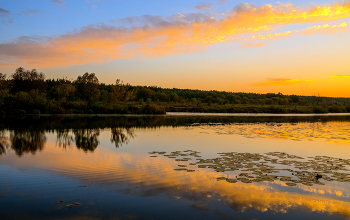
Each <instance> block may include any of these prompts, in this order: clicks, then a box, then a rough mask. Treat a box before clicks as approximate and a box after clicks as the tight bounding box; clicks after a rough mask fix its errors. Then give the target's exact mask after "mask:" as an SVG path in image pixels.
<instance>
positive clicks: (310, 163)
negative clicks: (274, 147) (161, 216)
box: [149, 150, 350, 186]
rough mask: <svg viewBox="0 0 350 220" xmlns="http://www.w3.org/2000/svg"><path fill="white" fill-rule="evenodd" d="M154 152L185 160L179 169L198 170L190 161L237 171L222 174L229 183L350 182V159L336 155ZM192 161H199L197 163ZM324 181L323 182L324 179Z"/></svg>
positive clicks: (185, 170) (221, 171)
mask: <svg viewBox="0 0 350 220" xmlns="http://www.w3.org/2000/svg"><path fill="white" fill-rule="evenodd" d="M149 153H150V154H152V155H154V156H156V154H158V155H164V156H165V157H168V158H173V159H175V161H178V162H181V163H182V164H179V165H178V168H175V169H174V170H175V171H184V172H194V171H195V170H194V169H188V168H187V166H188V165H187V164H183V163H184V162H187V161H190V163H189V166H195V165H197V167H198V168H199V169H204V168H205V169H212V170H214V171H216V172H218V173H224V172H230V171H235V172H238V176H236V177H235V178H226V177H222V176H219V177H218V178H217V180H218V181H226V182H229V183H236V182H238V181H240V182H242V183H253V182H274V181H282V182H284V183H285V185H287V186H296V185H297V184H303V185H306V186H312V185H314V184H317V185H325V183H327V181H337V182H350V173H349V172H347V171H349V169H347V167H348V166H350V159H341V158H333V157H328V156H315V157H309V158H307V159H305V158H302V157H299V156H296V155H290V154H287V153H284V152H268V153H265V154H258V153H237V152H223V153H218V154H219V155H220V156H219V157H217V158H212V159H203V158H200V157H201V156H200V155H199V153H200V152H198V151H193V150H185V151H174V152H170V153H169V154H166V152H164V151H161V152H158V151H152V152H149ZM192 160H196V162H193V161H192ZM281 166H289V167H290V168H288V169H285V168H284V169H281V168H279V167H281ZM282 171H283V172H289V173H290V176H279V175H278V174H279V173H280V172H282ZM320 180H323V181H320Z"/></svg>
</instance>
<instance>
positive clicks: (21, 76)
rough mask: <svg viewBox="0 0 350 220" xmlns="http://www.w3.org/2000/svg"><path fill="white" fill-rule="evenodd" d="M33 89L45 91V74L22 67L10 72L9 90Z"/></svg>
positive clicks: (26, 90) (25, 90)
mask: <svg viewBox="0 0 350 220" xmlns="http://www.w3.org/2000/svg"><path fill="white" fill-rule="evenodd" d="M33 89H37V90H39V92H40V93H44V92H46V82H45V74H44V73H42V72H40V73H39V72H38V71H37V70H36V69H32V70H31V71H30V70H25V69H24V68H23V67H19V68H17V69H16V71H15V73H14V74H12V88H11V92H12V93H16V92H19V91H24V92H29V91H31V90H33Z"/></svg>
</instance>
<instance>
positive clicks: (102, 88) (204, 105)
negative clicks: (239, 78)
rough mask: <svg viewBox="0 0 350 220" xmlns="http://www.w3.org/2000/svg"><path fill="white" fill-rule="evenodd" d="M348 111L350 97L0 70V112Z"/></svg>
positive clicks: (20, 70)
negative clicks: (133, 82) (209, 88)
mask: <svg viewBox="0 0 350 220" xmlns="http://www.w3.org/2000/svg"><path fill="white" fill-rule="evenodd" d="M166 112H210V113H348V112H350V98H337V97H321V96H300V95H283V94H282V93H267V94H258V93H237V92H225V91H215V90H212V91H203V90H193V89H177V88H172V89H171V88H160V87H157V86H132V85H130V84H124V83H123V82H122V81H121V80H119V79H117V80H116V81H115V82H114V83H112V84H105V83H101V82H99V80H98V78H97V76H96V75H95V73H88V72H87V73H85V74H83V75H81V76H78V77H77V79H75V80H69V79H67V78H62V79H46V78H45V74H44V73H42V72H38V71H37V70H36V69H32V70H25V69H24V68H23V67H19V68H17V69H16V70H15V73H13V74H12V75H11V76H9V77H7V76H6V75H5V74H2V73H0V114H1V115H26V114H165V113H166Z"/></svg>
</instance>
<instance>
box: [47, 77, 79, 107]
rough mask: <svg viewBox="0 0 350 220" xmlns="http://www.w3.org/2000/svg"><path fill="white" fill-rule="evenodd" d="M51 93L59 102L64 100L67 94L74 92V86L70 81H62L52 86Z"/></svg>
mask: <svg viewBox="0 0 350 220" xmlns="http://www.w3.org/2000/svg"><path fill="white" fill-rule="evenodd" d="M51 90H52V93H53V95H54V97H55V98H56V99H57V101H59V102H66V98H67V96H69V95H70V94H72V93H73V92H75V87H74V86H73V85H72V84H71V83H70V82H66V81H65V82H62V83H60V84H59V85H56V86H53V87H52V89H51Z"/></svg>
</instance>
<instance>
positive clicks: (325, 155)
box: [0, 115, 350, 220]
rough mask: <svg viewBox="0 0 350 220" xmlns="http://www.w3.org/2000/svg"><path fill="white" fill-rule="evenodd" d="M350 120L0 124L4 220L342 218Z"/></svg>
mask: <svg viewBox="0 0 350 220" xmlns="http://www.w3.org/2000/svg"><path fill="white" fill-rule="evenodd" d="M349 131H350V116H336V115H333V116H313V117H305V116H300V117H296V116H290V117H277V116H275V117H273V116H259V117H253V116H244V115H243V116H221V117H220V116H211V115H205V116H196V115H190V116H179V115H168V116H110V117H103V116H95V117H73V116H72V117H57V116H56V117H39V118H31V117H27V118H24V119H9V118H1V119H0V174H1V177H0V214H1V219H83V220H85V219H86V220H94V219H296V218H298V219H349V218H350V197H349V196H350V172H349V170H348V169H349V168H350V136H349Z"/></svg>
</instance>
